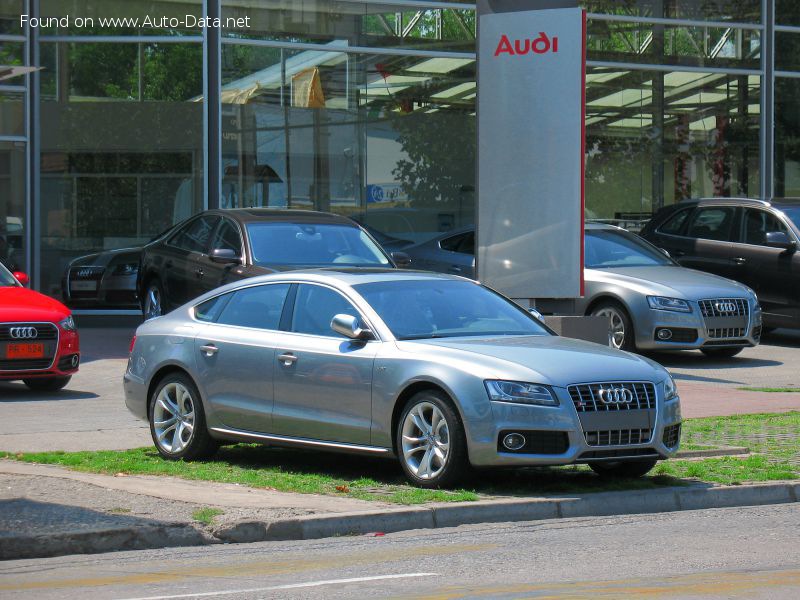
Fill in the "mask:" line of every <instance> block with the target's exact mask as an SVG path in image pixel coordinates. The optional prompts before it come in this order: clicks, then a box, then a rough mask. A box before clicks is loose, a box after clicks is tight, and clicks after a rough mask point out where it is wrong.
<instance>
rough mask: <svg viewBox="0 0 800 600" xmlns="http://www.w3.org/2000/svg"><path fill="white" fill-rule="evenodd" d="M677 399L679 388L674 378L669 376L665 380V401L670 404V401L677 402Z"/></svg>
mask: <svg viewBox="0 0 800 600" xmlns="http://www.w3.org/2000/svg"><path fill="white" fill-rule="evenodd" d="M677 397H678V386H677V385H676V384H675V380H674V379H673V378H672V376H671V375H667V378H666V379H665V380H664V400H665V401H666V402H669V401H670V400H675V398H677Z"/></svg>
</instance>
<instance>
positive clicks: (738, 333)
mask: <svg viewBox="0 0 800 600" xmlns="http://www.w3.org/2000/svg"><path fill="white" fill-rule="evenodd" d="M745 331H746V329H745V328H744V327H717V328H715V329H709V330H708V337H709V338H711V339H723V338H724V339H731V338H741V337H744V335H745Z"/></svg>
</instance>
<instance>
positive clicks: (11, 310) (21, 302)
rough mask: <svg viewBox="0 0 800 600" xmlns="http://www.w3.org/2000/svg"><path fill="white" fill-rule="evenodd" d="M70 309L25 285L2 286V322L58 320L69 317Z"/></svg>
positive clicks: (0, 299)
mask: <svg viewBox="0 0 800 600" xmlns="http://www.w3.org/2000/svg"><path fill="white" fill-rule="evenodd" d="M69 314H70V311H69V309H68V308H67V307H66V306H64V305H63V304H61V302H59V301H58V300H54V299H53V298H50V297H48V296H45V295H44V294H40V293H39V292H34V291H33V290H29V289H28V288H24V287H18V286H14V287H10V286H9V287H0V322H1V323H13V322H21V321H33V322H43V321H47V322H58V321H60V320H61V319H64V318H66V317H68V316H69Z"/></svg>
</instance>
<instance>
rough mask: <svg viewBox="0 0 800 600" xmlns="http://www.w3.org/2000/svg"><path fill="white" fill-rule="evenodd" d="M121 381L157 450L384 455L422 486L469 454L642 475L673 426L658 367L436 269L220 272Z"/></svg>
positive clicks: (500, 461)
mask: <svg viewBox="0 0 800 600" xmlns="http://www.w3.org/2000/svg"><path fill="white" fill-rule="evenodd" d="M124 386H125V396H126V403H127V405H128V408H129V409H130V410H131V411H132V412H133V413H134V414H136V415H137V416H138V417H140V418H142V419H146V420H149V422H150V430H151V433H152V436H153V440H154V442H155V445H156V447H157V449H158V451H159V452H160V453H161V454H162V455H163V456H164V457H166V458H171V459H180V458H184V459H192V458H198V457H202V456H208V455H210V454H211V453H212V452H213V451H214V450H215V449H216V447H217V445H218V443H219V442H221V441H227V440H239V441H249V442H263V443H265V444H274V445H286V446H302V447H307V448H320V449H330V450H338V451H344V452H356V453H364V454H373V455H390V456H391V455H394V456H396V457H398V458H399V461H400V464H401V465H402V468H403V470H404V471H405V473H406V475H407V477H408V479H409V480H410V481H411V482H412V483H414V484H416V485H419V486H423V487H439V486H449V485H452V484H454V483H455V482H457V481H458V480H459V478H460V476H461V475H462V474H463V473H464V471H465V469H466V468H468V467H469V466H470V465H472V466H475V467H494V466H530V465H565V464H571V463H588V464H589V465H590V466H591V467H592V469H594V470H595V471H596V472H597V473H600V474H602V475H606V476H640V475H643V474H645V473H647V472H648V471H649V470H650V469H651V468H652V467H653V466H654V465H655V464H656V461H658V460H659V459H664V458H668V457H670V456H672V455H673V454H674V453H675V452H676V450H677V448H678V443H679V438H680V423H681V416H680V406H679V399H678V394H677V391H676V388H675V383H674V382H673V380H672V378H671V377H670V376H669V374H668V373H667V371H666V370H664V368H663V367H661V366H659V365H658V364H656V363H655V362H653V361H651V360H649V359H646V358H643V357H640V356H636V355H633V354H629V353H627V352H623V351H620V350H616V349H613V348H608V347H605V346H601V345H597V344H592V343H589V342H582V341H578V340H573V339H566V338H561V337H558V336H556V335H554V334H553V333H552V332H551V331H550V330H549V329H547V327H546V326H545V325H544V324H542V323H541V322H539V321H538V320H537V319H535V318H534V317H533V316H531V315H530V314H529V313H528V312H527V311H525V310H523V309H521V308H520V307H519V306H517V305H516V304H515V303H513V302H512V301H510V300H508V299H507V298H505V297H503V296H501V295H500V294H497V293H496V292H494V291H492V290H490V289H488V288H486V287H484V286H482V285H480V284H478V283H476V282H474V281H471V280H468V279H463V278H460V277H454V276H449V275H441V274H436V273H422V272H413V271H397V270H386V269H341V270H334V269H330V270H329V269H325V270H316V271H297V272H289V273H282V274H274V275H266V276H260V277H254V278H252V279H248V280H245V281H240V282H236V283H233V284H229V285H227V286H224V287H221V288H218V289H216V290H214V291H213V292H209V293H207V294H205V295H203V296H201V297H199V298H197V299H196V300H193V301H192V302H190V303H189V304H186V305H184V306H182V307H180V308H178V309H176V310H175V311H173V312H171V313H170V314H168V315H165V316H163V317H158V318H155V319H152V320H151V321H148V322H146V323H145V324H143V325H141V326H140V327H139V329H138V330H137V332H136V338H135V341H134V344H133V346H132V351H131V354H130V358H129V361H128V368H127V372H126V373H125V378H124Z"/></svg>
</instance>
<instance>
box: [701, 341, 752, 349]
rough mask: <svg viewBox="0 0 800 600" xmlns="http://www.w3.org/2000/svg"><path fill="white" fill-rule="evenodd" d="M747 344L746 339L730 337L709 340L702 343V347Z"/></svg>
mask: <svg viewBox="0 0 800 600" xmlns="http://www.w3.org/2000/svg"><path fill="white" fill-rule="evenodd" d="M745 345H747V340H739V339H730V340H710V341H708V342H706V343H705V344H703V348H705V347H706V346H745Z"/></svg>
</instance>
